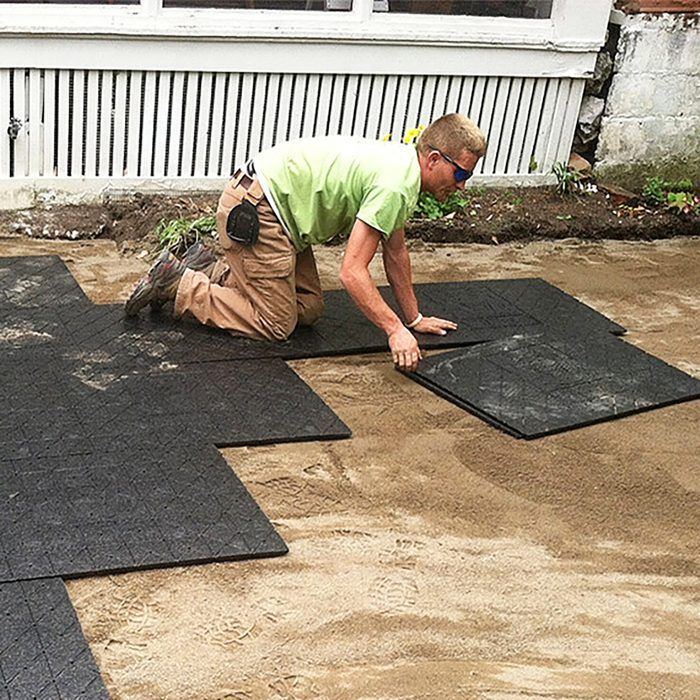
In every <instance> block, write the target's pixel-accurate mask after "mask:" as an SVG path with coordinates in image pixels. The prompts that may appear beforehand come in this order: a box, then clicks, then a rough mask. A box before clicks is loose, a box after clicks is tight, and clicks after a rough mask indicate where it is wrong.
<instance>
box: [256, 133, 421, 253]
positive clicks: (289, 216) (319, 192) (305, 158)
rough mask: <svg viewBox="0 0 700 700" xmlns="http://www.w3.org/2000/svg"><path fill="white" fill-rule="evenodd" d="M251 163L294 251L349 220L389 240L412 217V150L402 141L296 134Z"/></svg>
mask: <svg viewBox="0 0 700 700" xmlns="http://www.w3.org/2000/svg"><path fill="white" fill-rule="evenodd" d="M254 162H255V171H256V173H257V174H258V176H259V177H260V181H261V184H262V185H263V189H264V190H265V193H266V194H267V196H268V198H270V197H271V198H272V200H273V201H272V202H271V204H272V206H273V208H275V209H276V211H277V213H278V215H279V216H280V217H281V218H282V223H283V224H284V225H285V227H286V229H287V232H288V233H289V235H290V237H291V239H292V242H293V243H294V246H295V248H296V249H297V250H298V251H302V250H304V249H305V248H307V247H308V246H309V245H315V244H318V243H324V242H325V241H328V240H330V239H331V238H333V237H334V236H337V235H339V234H346V235H347V234H349V233H350V230H351V229H352V227H353V224H354V223H355V219H361V220H362V221H364V222H365V223H366V224H368V225H369V226H372V227H373V228H375V229H377V230H378V231H380V232H381V233H382V235H383V236H384V237H385V238H389V237H390V236H391V234H392V233H393V232H394V231H396V230H398V229H400V228H402V227H403V225H404V224H405V223H406V220H407V219H408V218H409V217H410V216H411V214H412V213H413V210H414V209H415V207H416V204H417V202H418V195H419V194H420V183H421V177H420V167H419V165H418V157H417V155H416V150H415V148H414V147H413V146H406V145H404V144H401V143H391V142H384V141H370V140H368V139H361V138H355V137H348V136H328V137H320V138H319V137H317V138H308V139H299V140H297V141H290V142H287V143H283V144H280V145H278V146H275V147H274V148H271V149H269V150H267V151H263V152H262V153H260V154H259V155H257V156H256V157H255V159H254Z"/></svg>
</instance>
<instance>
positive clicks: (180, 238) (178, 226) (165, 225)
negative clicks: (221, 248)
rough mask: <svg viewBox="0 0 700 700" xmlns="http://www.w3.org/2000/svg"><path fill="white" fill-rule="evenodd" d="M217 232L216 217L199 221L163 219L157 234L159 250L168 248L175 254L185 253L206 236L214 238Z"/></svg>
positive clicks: (200, 218) (207, 217) (202, 218)
mask: <svg viewBox="0 0 700 700" xmlns="http://www.w3.org/2000/svg"><path fill="white" fill-rule="evenodd" d="M215 231H216V217H215V216H213V215H210V216H200V217H199V218H198V219H187V218H184V217H183V218H180V219H171V220H170V221H166V220H165V219H161V221H160V222H159V223H158V226H156V231H155V233H156V237H157V238H158V248H159V250H163V249H164V248H167V249H168V250H171V251H173V252H174V253H184V251H185V250H186V249H187V248H188V247H189V246H191V245H192V244H193V243H195V242H196V241H198V240H200V239H201V238H204V237H205V236H212V235H213V234H214V232H215Z"/></svg>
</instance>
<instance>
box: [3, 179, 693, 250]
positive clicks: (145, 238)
mask: <svg viewBox="0 0 700 700" xmlns="http://www.w3.org/2000/svg"><path fill="white" fill-rule="evenodd" d="M467 192H468V195H469V196H468V198H467V205H466V206H465V207H464V209H463V210H461V211H459V212H456V213H455V214H453V215H449V216H447V217H444V218H442V219H436V220H429V219H424V218H414V219H412V220H411V221H409V223H408V225H407V227H406V232H407V235H408V237H409V238H413V239H419V240H423V241H426V242H429V243H489V244H498V243H506V242H508V241H532V240H560V239H564V238H573V237H575V238H580V239H583V240H600V239H618V240H652V239H660V238H671V237H674V236H692V235H698V234H700V213H695V214H688V215H677V214H674V213H671V212H667V211H663V210H655V209H651V208H648V207H646V206H643V205H640V204H638V203H637V202H635V200H634V199H633V200H631V201H629V202H628V203H627V204H619V198H617V197H615V196H611V195H610V194H609V193H608V192H606V191H604V190H602V189H601V190H598V191H597V192H591V193H587V194H578V195H568V196H561V195H559V194H557V193H556V191H555V190H554V188H552V187H538V188H534V187H526V188H509V189H500V188H499V189H496V188H489V189H482V188H478V187H475V188H472V189H469V190H467ZM217 200H218V194H217V193H214V192H209V193H200V194H191V195H181V196H173V195H140V194H136V195H133V196H131V197H128V198H119V199H107V200H106V201H105V202H104V203H102V204H93V205H46V206H43V207H39V208H34V209H28V210H21V211H4V212H0V230H2V231H3V233H4V234H5V235H7V234H10V235H20V236H28V237H30V238H40V239H71V240H78V239H92V238H107V239H111V240H114V241H115V242H116V243H117V245H118V247H119V250H120V252H121V253H122V254H125V255H128V254H130V253H133V252H136V251H141V250H144V249H146V250H148V251H149V252H152V251H153V250H155V249H156V248H157V242H156V239H155V235H154V231H155V228H156V227H157V225H158V223H159V222H160V221H162V220H166V221H168V220H171V219H177V218H183V217H184V218H191V219H194V218H198V217H200V216H205V215H210V214H212V213H214V211H215V210H216V204H217ZM631 205H632V206H631Z"/></svg>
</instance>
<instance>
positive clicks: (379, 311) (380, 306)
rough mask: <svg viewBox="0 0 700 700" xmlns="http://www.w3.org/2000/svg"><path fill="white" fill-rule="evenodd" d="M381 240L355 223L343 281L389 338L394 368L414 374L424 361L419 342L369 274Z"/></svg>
mask: <svg viewBox="0 0 700 700" xmlns="http://www.w3.org/2000/svg"><path fill="white" fill-rule="evenodd" d="M381 238H382V235H381V233H380V232H379V231H377V230H376V229H374V228H372V227H371V226H368V225H367V224H366V223H365V222H364V221H360V220H359V219H357V220H356V221H355V225H354V226H353V228H352V231H351V232H350V238H349V240H348V245H347V247H346V249H345V255H344V256H343V265H342V267H341V270H340V281H341V282H342V284H343V286H344V287H345V289H347V291H348V294H350V296H351V297H352V298H353V300H354V301H355V303H356V304H357V306H358V307H359V308H360V310H361V311H362V313H364V314H365V316H367V318H369V320H370V321H372V323H374V324H375V325H376V326H378V327H379V328H381V329H382V330H383V331H384V332H385V333H386V334H387V337H388V340H389V348H390V349H391V355H392V358H393V360H394V364H395V365H396V366H397V367H398V368H399V369H401V370H406V371H409V372H412V371H414V370H415V369H416V367H418V361H419V360H420V359H421V353H420V349H419V347H418V342H417V341H416V339H415V337H414V336H413V334H412V333H411V332H410V331H409V330H408V328H406V327H405V326H404V325H403V323H402V322H401V319H400V318H399V317H398V316H397V315H396V314H395V313H394V312H393V311H392V310H391V308H390V307H389V306H388V304H387V303H386V302H385V301H384V300H383V299H382V297H381V294H379V291H378V290H377V286H376V285H375V283H374V280H373V279H372V276H371V275H370V273H369V264H370V262H372V258H374V256H375V254H376V252H377V248H378V247H379V242H380V240H381ZM404 247H405V246H404ZM409 279H410V271H409ZM414 301H415V297H414ZM402 308H403V305H402ZM417 308H418V307H417V305H416V310H417ZM416 313H417V312H416Z"/></svg>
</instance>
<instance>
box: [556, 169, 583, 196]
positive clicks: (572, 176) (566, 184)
mask: <svg viewBox="0 0 700 700" xmlns="http://www.w3.org/2000/svg"><path fill="white" fill-rule="evenodd" d="M552 172H553V173H554V175H555V177H556V178H557V192H558V193H559V194H562V195H565V194H573V193H574V192H578V191H581V190H582V186H583V183H582V182H581V180H582V179H583V176H582V175H581V173H580V172H579V171H578V170H574V169H573V168H570V167H569V166H568V165H567V164H566V163H562V162H559V163H555V164H554V165H553V166H552Z"/></svg>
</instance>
